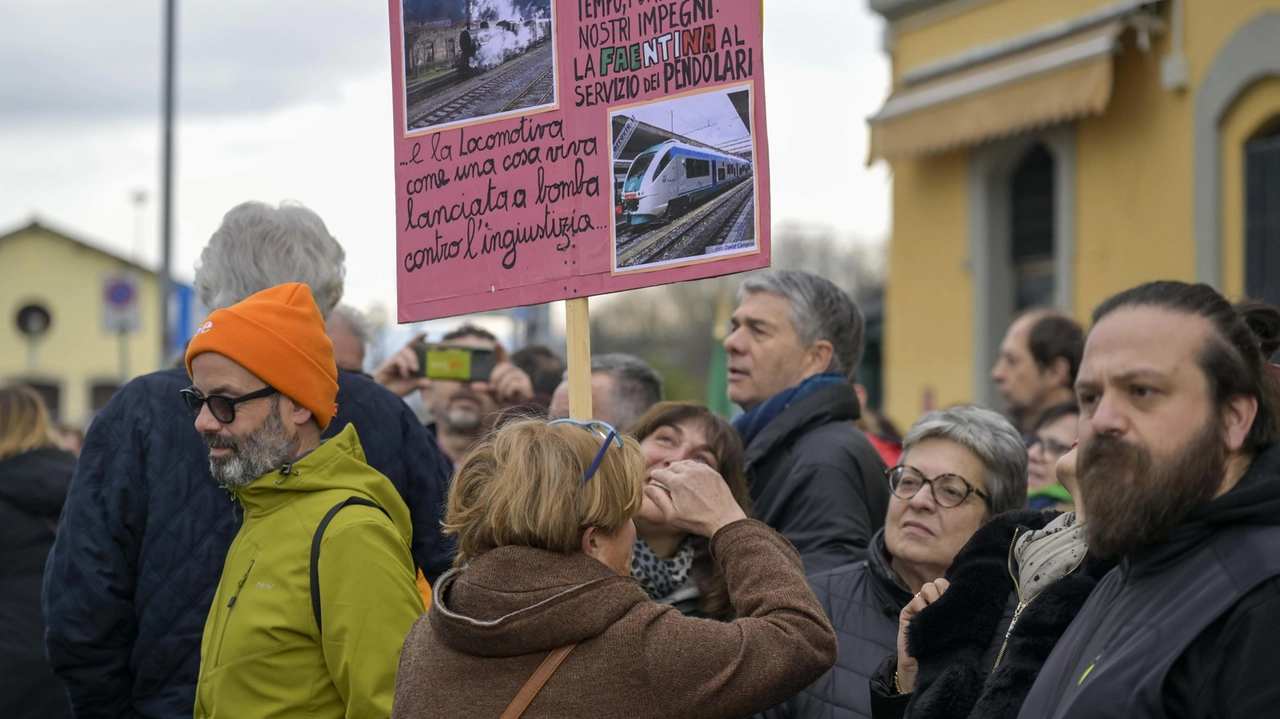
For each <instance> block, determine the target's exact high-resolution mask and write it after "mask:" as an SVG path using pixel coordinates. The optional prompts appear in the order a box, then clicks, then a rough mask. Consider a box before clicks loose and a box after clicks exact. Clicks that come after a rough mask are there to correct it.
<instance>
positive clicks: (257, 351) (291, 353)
mask: <svg viewBox="0 0 1280 719" xmlns="http://www.w3.org/2000/svg"><path fill="white" fill-rule="evenodd" d="M205 352H217V353H218V354H220V355H223V356H224V357H226V358H228V359H230V360H232V361H234V362H236V363H237V364H239V365H240V366H241V367H244V368H245V369H247V370H249V371H250V372H252V373H254V374H255V375H257V377H258V379H261V380H262V381H263V382H266V383H267V384H269V385H271V386H272V387H275V388H276V389H277V390H279V391H280V393H281V394H283V395H285V396H286V397H288V398H289V399H292V400H293V401H294V402H297V403H298V404H300V405H302V406H303V407H306V408H307V409H309V410H311V414H313V415H315V418H316V422H318V423H319V424H320V429H324V428H325V427H328V426H329V420H331V419H333V416H334V415H335V414H337V411H338V407H337V405H335V404H334V403H333V400H334V399H335V398H336V397H337V396H338V367H337V365H335V364H334V361H333V343H332V342H330V341H329V335H327V334H326V333H325V324H324V317H321V316H320V308H319V307H316V301H315V300H314V299H312V297H311V288H310V287H308V286H306V285H304V284H300V283H298V282H290V283H287V284H283V285H279V286H276V287H272V288H271V289H267V290H263V291H261V292H259V293H258V294H256V295H253V296H252V297H249V298H248V299H245V300H243V301H241V302H238V303H236V304H234V305H232V306H230V307H228V308H226V309H222V310H214V312H213V314H210V315H209V317H208V319H206V320H205V322H204V324H203V325H201V326H200V329H199V330H197V331H196V336H195V337H193V338H192V340H191V344H190V345H188V346H187V374H191V360H192V359H194V358H195V356H196V355H199V354H203V353H205Z"/></svg>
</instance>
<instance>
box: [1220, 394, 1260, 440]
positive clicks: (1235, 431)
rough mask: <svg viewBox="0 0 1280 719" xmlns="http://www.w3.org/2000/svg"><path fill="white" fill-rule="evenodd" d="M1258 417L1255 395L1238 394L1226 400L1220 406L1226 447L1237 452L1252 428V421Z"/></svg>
mask: <svg viewBox="0 0 1280 719" xmlns="http://www.w3.org/2000/svg"><path fill="white" fill-rule="evenodd" d="M1257 417H1258V400H1257V398H1256V397H1249V396H1246V395H1240V396H1238V397H1233V398H1232V399H1230V400H1227V402H1226V404H1224V405H1223V406H1222V425H1223V428H1224V429H1225V430H1226V431H1225V432H1224V434H1225V435H1226V440H1227V449H1228V450H1229V451H1231V452H1239V451H1240V448H1241V447H1243V446H1244V441H1245V439H1247V438H1248V437H1249V431H1250V430H1252V429H1253V421H1254V420H1255V419H1256V418H1257Z"/></svg>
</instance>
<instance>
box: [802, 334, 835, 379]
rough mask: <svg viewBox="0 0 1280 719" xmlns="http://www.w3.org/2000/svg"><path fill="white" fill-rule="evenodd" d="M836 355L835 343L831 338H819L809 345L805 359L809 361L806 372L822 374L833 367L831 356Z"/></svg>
mask: <svg viewBox="0 0 1280 719" xmlns="http://www.w3.org/2000/svg"><path fill="white" fill-rule="evenodd" d="M835 356H836V348H835V345H833V344H831V341H830V340H818V341H817V342H814V343H813V344H812V345H810V346H809V349H808V350H807V351H806V352H805V361H806V362H807V363H808V365H809V366H808V367H806V369H807V370H808V371H807V372H806V374H810V375H815V374H822V373H823V372H826V371H828V370H830V369H831V358H832V357H835Z"/></svg>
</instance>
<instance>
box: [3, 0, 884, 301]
mask: <svg viewBox="0 0 1280 719" xmlns="http://www.w3.org/2000/svg"><path fill="white" fill-rule="evenodd" d="M180 5H181V8H180V10H179V19H178V22H179V70H178V84H179V93H178V112H179V126H178V135H177V140H178V142H177V184H176V186H175V187H176V195H175V197H176V217H177V223H176V249H175V273H176V274H177V275H178V277H179V278H180V279H184V280H186V279H189V278H190V277H191V276H192V273H193V269H192V268H193V265H194V263H195V260H196V258H197V256H198V254H199V251H200V249H201V248H202V247H203V246H204V243H205V241H206V240H207V239H208V237H209V235H210V234H211V233H212V232H213V230H214V229H215V228H216V227H217V226H218V222H219V221H220V219H221V217H222V214H223V213H224V212H226V210H227V209H229V208H230V207H232V206H234V205H235V204H237V203H239V202H242V201H244V200H249V199H256V200H264V201H269V202H279V201H280V200H282V199H294V200H298V201H300V202H303V203H304V204H306V205H308V206H309V207H311V208H312V209H314V210H316V211H317V212H319V213H320V215H321V217H323V218H324V220H325V222H326V223H327V224H328V226H329V229H330V232H332V233H333V235H334V236H335V237H337V238H338V240H339V241H340V242H341V243H342V244H343V246H344V247H345V248H346V250H347V258H348V259H347V300H348V301H350V302H351V303H352V304H355V305H356V306H358V307H361V308H369V307H371V306H373V305H375V304H381V305H383V306H384V307H387V308H393V307H394V305H395V265H394V263H395V257H394V247H395V220H394V208H395V192H394V188H393V176H392V168H393V160H392V120H391V97H392V96H391V72H390V40H389V31H388V25H387V6H386V3H385V2H378V1H376V0H363V1H361V2H356V1H354V0H305V1H304V0H217V1H216V2H214V1H212V0H202V1H201V2H189V1H188V2H181V0H180ZM162 6H163V0H88V1H87V2H85V3H80V4H75V5H66V4H63V3H54V2H49V1H48V0H4V2H2V3H0V68H3V71H0V231H7V230H9V229H12V228H14V227H16V226H18V225H20V224H23V223H25V222H27V221H29V220H30V219H31V217H32V216H33V215H37V216H39V217H40V218H41V219H42V220H44V221H47V222H48V223H49V224H50V225H52V226H54V227H57V228H62V229H65V230H67V231H69V232H71V233H74V234H76V235H78V236H80V237H83V238H85V239H88V240H90V241H94V242H98V243H101V244H103V245H105V246H108V247H110V248H112V249H115V250H117V251H119V252H121V253H124V254H126V255H129V256H131V257H135V258H139V259H141V260H142V261H143V262H144V263H146V264H154V263H156V260H157V258H158V257H159V249H158V240H157V236H158V219H157V218H158V216H159V203H158V198H157V196H156V192H157V188H158V184H159V179H158V178H159V157H160V123H159V111H160V89H159V88H160V81H161V67H160V56H161V39H160V37H161V35H160V34H161V24H162V14H161V12H162ZM880 28H881V22H880V20H879V18H878V17H876V16H874V15H873V14H872V13H870V11H869V10H867V8H866V0H807V1H806V2H795V1H794V0H786V1H784V0H767V2H766V4H765V54H766V57H765V66H766V83H767V87H766V93H767V105H768V123H769V131H770V132H769V143H770V151H769V156H770V160H771V161H772V168H773V183H772V185H773V217H774V222H775V225H776V224H778V223H782V222H785V221H788V220H798V221H804V222H810V223H821V224H827V225H831V226H834V227H836V228H838V229H840V230H842V231H844V232H847V233H848V234H849V235H851V236H858V237H862V238H865V239H868V240H881V239H883V238H884V237H885V236H887V234H888V231H889V193H888V173H887V169H886V167H885V166H884V165H883V163H882V164H880V165H877V166H875V167H872V168H870V169H868V168H866V167H865V157H866V152H867V137H866V125H865V118H866V116H868V115H869V114H871V113H873V112H874V111H875V110H876V109H877V108H878V107H879V105H880V103H881V102H882V101H883V99H884V97H885V95H886V94H887V89H888V65H887V61H886V60H885V58H884V56H883V54H882V53H881V51H880ZM135 189H144V190H145V191H146V192H147V195H148V201H147V203H146V205H145V206H144V208H143V213H144V214H143V215H142V217H141V219H142V222H141V223H140V224H141V232H140V233H139V232H137V230H136V228H137V227H138V225H139V223H138V222H137V215H136V214H135V209H134V206H133V204H132V203H131V201H130V196H131V195H132V194H133V192H134V190H135ZM391 314H392V315H394V312H392V313H391Z"/></svg>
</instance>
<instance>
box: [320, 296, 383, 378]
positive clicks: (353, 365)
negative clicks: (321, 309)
mask: <svg viewBox="0 0 1280 719" xmlns="http://www.w3.org/2000/svg"><path fill="white" fill-rule="evenodd" d="M325 329H326V331H327V332H328V334H329V341H330V342H333V359H334V362H335V363H336V364H337V365H338V369H341V370H346V371H348V372H355V373H357V374H363V373H364V351H365V348H366V347H368V346H369V342H370V341H371V340H372V337H370V331H369V321H368V320H366V319H365V317H364V314H363V313H362V312H360V310H358V309H356V308H354V307H352V306H351V305H338V306H337V307H334V308H333V312H331V313H329V317H328V318H327V321H326V322H325Z"/></svg>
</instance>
